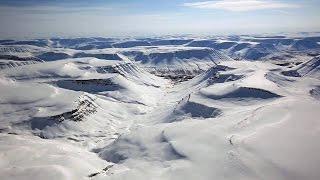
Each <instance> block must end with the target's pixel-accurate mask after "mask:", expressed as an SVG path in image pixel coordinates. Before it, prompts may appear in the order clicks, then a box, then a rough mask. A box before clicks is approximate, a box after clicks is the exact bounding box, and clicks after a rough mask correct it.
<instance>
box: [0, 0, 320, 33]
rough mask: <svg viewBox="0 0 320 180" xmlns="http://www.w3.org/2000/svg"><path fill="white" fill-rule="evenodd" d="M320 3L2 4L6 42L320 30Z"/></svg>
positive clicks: (73, 0) (51, 0)
mask: <svg viewBox="0 0 320 180" xmlns="http://www.w3.org/2000/svg"><path fill="white" fill-rule="evenodd" d="M319 7H320V0H307V1H305V0H213V1H202V0H86V1H85V0H0V38H1V39H4V38H44V37H84V36H110V37H111V36H112V37H113V36H152V35H178V34H212V35H225V34H259V33H278V32H319V31H320V20H319V19H320V8H319Z"/></svg>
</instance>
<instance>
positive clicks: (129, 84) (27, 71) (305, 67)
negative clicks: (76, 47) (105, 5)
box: [0, 55, 320, 180]
mask: <svg viewBox="0 0 320 180" xmlns="http://www.w3.org/2000/svg"><path fill="white" fill-rule="evenodd" d="M119 57H121V58H122V60H116V59H114V60H105V59H99V58H95V57H80V58H67V59H63V60H55V61H46V62H38V63H30V64H25V65H18V66H14V67H10V68H4V69H2V70H1V71H0V177H1V178H0V179H6V180H7V179H21V180H22V179H34V180H42V179H65V180H70V179H75V180H78V179H112V180H113V179H114V180H118V179H128V180H133V179H137V180H144V179H145V180H180V179H181V180H212V179H221V180H222V179H226V180H239V179H243V180H249V179H252V180H257V179H265V180H270V179H274V180H276V179H287V180H293V179H297V180H300V179H308V180H317V179H319V178H320V171H319V167H320V156H319V155H318V152H319V151H320V141H319V138H320V121H319V117H320V111H319V110H320V101H319V99H320V79H319V77H320V76H319V59H320V58H319V56H318V57H315V58H313V59H311V60H310V59H308V60H306V61H304V62H302V63H299V64H298V63H297V65H295V66H293V67H287V66H283V65H278V64H275V63H273V62H271V61H246V60H242V61H234V60H232V59H228V60H225V61H223V60H222V61H219V62H217V63H213V64H212V63H211V66H209V67H210V68H207V65H208V63H207V64H206V70H203V71H202V72H201V73H198V74H197V75H194V77H192V78H188V80H186V79H184V81H182V82H181V81H174V80H170V79H168V78H163V77H159V76H155V75H154V74H156V73H154V72H153V74H151V73H150V72H148V71H147V70H148V68H146V67H144V66H143V65H142V64H141V63H139V62H133V61H131V60H130V59H129V58H128V59H127V58H126V57H124V56H122V55H120V56H119ZM210 57H211V56H210ZM219 57H220V55H219ZM210 61H211V60H210ZM180 65H181V64H180ZM197 66H199V64H197ZM180 67H181V66H180ZM182 67H183V65H182ZM190 67H191V66H190Z"/></svg>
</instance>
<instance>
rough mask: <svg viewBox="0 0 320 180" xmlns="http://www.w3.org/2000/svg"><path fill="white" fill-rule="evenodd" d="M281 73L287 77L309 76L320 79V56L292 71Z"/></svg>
mask: <svg viewBox="0 0 320 180" xmlns="http://www.w3.org/2000/svg"><path fill="white" fill-rule="evenodd" d="M282 73H283V74H284V75H287V76H298V77H299V76H310V77H314V78H317V79H320V56H317V57H314V58H312V59H311V60H309V61H307V62H305V63H302V64H300V65H299V66H297V67H295V68H294V69H292V70H289V71H284V72H282Z"/></svg>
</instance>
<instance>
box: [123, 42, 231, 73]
mask: <svg viewBox="0 0 320 180" xmlns="http://www.w3.org/2000/svg"><path fill="white" fill-rule="evenodd" d="M123 54H124V55H126V56H128V57H129V58H131V59H133V60H135V61H137V62H139V63H140V64H141V65H142V66H143V67H144V68H146V69H147V70H148V71H149V72H157V73H161V74H175V75H179V74H182V75H185V74H193V73H196V74H197V73H199V72H202V71H204V70H207V69H208V68H210V67H211V66H214V65H216V64H217V63H219V62H221V61H229V60H232V59H231V58H230V57H228V56H227V55H225V54H223V53H221V52H219V51H217V50H214V49H211V48H194V47H178V46H161V47H155V48H146V49H131V50H127V51H123Z"/></svg>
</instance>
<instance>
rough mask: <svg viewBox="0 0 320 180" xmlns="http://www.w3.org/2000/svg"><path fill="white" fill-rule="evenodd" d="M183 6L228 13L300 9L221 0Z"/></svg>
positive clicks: (246, 0)
mask: <svg viewBox="0 0 320 180" xmlns="http://www.w3.org/2000/svg"><path fill="white" fill-rule="evenodd" d="M183 6H186V7H192V8H199V9H222V10H228V11H240V12H243V11H254V10H262V9H285V8H298V7H299V5H297V4H289V3H283V2H279V1H266V0H241V1H239V0H219V1H204V2H194V3H184V4H183Z"/></svg>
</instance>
